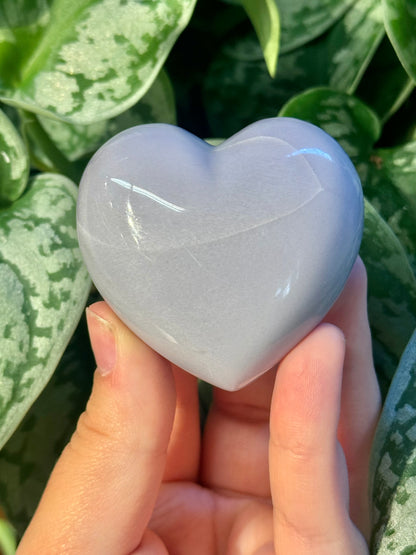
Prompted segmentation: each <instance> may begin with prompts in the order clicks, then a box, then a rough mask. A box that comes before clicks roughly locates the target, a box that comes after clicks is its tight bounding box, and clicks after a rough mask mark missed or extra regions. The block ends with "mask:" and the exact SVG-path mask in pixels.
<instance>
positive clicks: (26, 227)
mask: <svg viewBox="0 0 416 555" xmlns="http://www.w3.org/2000/svg"><path fill="white" fill-rule="evenodd" d="M76 195H77V189H76V187H75V185H74V184H73V183H72V182H71V181H69V180H68V179H67V178H65V177H63V176H60V175H56V174H40V175H38V176H37V177H36V178H35V179H34V180H33V182H32V183H31V185H30V187H29V189H28V190H27V191H26V193H25V194H24V195H23V196H22V197H20V199H19V200H18V201H16V202H15V203H14V204H13V205H12V206H11V207H10V208H7V209H3V210H1V211H0V284H1V291H0V353H1V359H0V446H2V445H3V444H4V442H5V441H6V440H7V439H8V438H9V437H10V435H11V434H12V433H13V431H14V430H15V429H16V427H17V426H18V424H19V422H20V421H21V419H22V418H23V416H24V415H25V413H26V412H27V410H28V409H29V407H30V406H31V404H32V403H33V401H34V400H35V399H36V398H37V396H38V395H39V393H40V392H41V391H42V389H43V388H44V386H45V385H46V383H47V382H48V380H49V378H50V376H51V374H52V373H53V371H54V370H55V368H56V365H57V364H58V362H59V359H60V357H61V355H62V352H63V351H64V349H65V347H66V345H67V343H68V341H69V339H70V337H71V335H72V333H73V331H74V328H75V325H76V324H77V322H78V320H79V317H80V315H81V313H82V310H83V308H84V304H85V300H86V296H87V294H88V291H89V287H90V280H89V277H88V274H87V271H86V268H85V266H84V264H83V262H82V259H81V254H80V251H79V248H78V241H77V235H76V225H75V209H76Z"/></svg>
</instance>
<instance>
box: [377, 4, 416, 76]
mask: <svg viewBox="0 0 416 555" xmlns="http://www.w3.org/2000/svg"><path fill="white" fill-rule="evenodd" d="M382 5H383V9H384V23H385V26H386V30H387V34H388V36H389V38H390V40H391V43H392V45H393V47H394V49H395V51H396V53H397V56H398V58H399V60H400V61H401V63H402V65H403V67H404V68H405V70H406V71H407V73H408V74H409V76H410V77H411V78H412V79H413V81H415V82H416V33H415V29H416V7H415V3H414V1H413V0H382Z"/></svg>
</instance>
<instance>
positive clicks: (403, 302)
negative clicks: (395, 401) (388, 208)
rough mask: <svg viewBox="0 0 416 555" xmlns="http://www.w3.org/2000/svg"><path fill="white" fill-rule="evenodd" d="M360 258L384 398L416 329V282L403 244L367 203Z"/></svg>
mask: <svg viewBox="0 0 416 555" xmlns="http://www.w3.org/2000/svg"><path fill="white" fill-rule="evenodd" d="M360 255H361V257H362V259H363V261H364V263H365V266H366V268H367V274H368V314H369V320H370V325H371V332H372V337H373V351H374V360H375V365H376V370H377V374H378V377H379V381H380V386H381V389H382V393H383V394H385V393H386V392H387V389H388V387H389V384H390V382H391V379H392V377H393V374H394V372H395V371H396V368H397V365H398V363H399V360H400V357H401V355H402V353H403V351H404V349H405V347H406V344H407V342H408V341H409V338H410V336H411V335H412V332H413V330H414V329H415V328H416V279H415V276H414V274H413V272H412V269H411V267H410V265H409V262H408V260H407V256H406V253H405V252H404V250H403V247H402V245H401V243H400V241H399V240H398V239H397V237H396V235H395V234H394V233H393V231H392V230H391V228H390V227H389V226H388V225H387V223H386V222H385V221H384V220H383V218H382V217H381V216H380V215H379V214H378V212H377V211H376V210H375V208H374V207H373V206H372V205H371V204H370V202H368V201H366V202H365V221H364V233H363V240H362V244H361V249H360Z"/></svg>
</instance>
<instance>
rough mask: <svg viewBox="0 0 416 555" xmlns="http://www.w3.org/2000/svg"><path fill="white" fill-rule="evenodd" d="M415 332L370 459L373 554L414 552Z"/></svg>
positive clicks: (380, 425)
mask: <svg viewBox="0 0 416 555" xmlns="http://www.w3.org/2000/svg"><path fill="white" fill-rule="evenodd" d="M415 391H416V332H415V333H414V334H413V336H412V338H411V339H410V341H409V344H408V346H407V348H406V350H405V352H404V354H403V357H402V359H401V361H400V364H399V367H398V369H397V372H396V374H395V376H394V378H393V381H392V384H391V387H390V390H389V393H388V395H387V398H386V401H385V404H384V408H383V412H382V414H381V418H380V421H379V424H378V428H377V432H376V436H375V440H374V443H373V452H372V457H371V459H372V460H371V481H372V484H371V493H372V509H373V511H372V512H373V525H374V527H373V541H372V543H373V546H372V547H373V549H372V553H377V554H378V555H384V554H387V553H397V554H399V553H401V554H409V555H410V554H411V553H415V552H416V527H415V514H416V396H415Z"/></svg>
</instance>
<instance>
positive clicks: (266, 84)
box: [204, 0, 384, 137]
mask: <svg viewBox="0 0 416 555" xmlns="http://www.w3.org/2000/svg"><path fill="white" fill-rule="evenodd" d="M292 3H293V4H294V5H297V3H296V2H292ZM279 8H280V4H279ZM383 35H384V29H383V24H382V21H381V19H380V14H379V4H378V0H359V1H358V2H357V3H356V4H354V7H353V8H351V9H350V10H349V11H347V12H346V13H345V14H344V16H343V17H342V18H341V19H339V21H338V22H337V23H336V24H335V25H333V27H332V28H331V29H330V30H329V31H328V32H327V33H326V34H325V35H322V36H320V37H319V38H318V39H316V40H314V41H313V42H309V43H308V44H306V45H305V46H302V47H299V48H296V49H295V50H292V51H290V52H287V53H286V54H282V51H284V50H285V48H284V41H283V39H281V53H280V54H279V65H278V71H277V74H276V76H275V78H274V79H271V78H270V75H269V73H268V71H267V68H266V65H265V63H264V60H263V56H262V52H261V49H260V48H259V46H258V44H257V40H256V38H255V37H254V34H247V35H245V36H243V37H239V38H237V39H233V40H230V41H228V42H227V43H225V44H224V46H223V47H222V48H221V50H220V51H219V53H218V55H217V56H215V57H214V58H213V61H212V63H211V65H210V67H209V69H208V71H207V74H206V79H205V83H204V102H205V106H206V111H207V115H208V120H209V124H210V127H211V129H210V131H211V134H212V135H215V136H220V137H226V136H229V135H231V134H233V133H235V132H237V131H238V130H239V129H241V128H242V127H244V126H245V125H247V124H249V123H252V122H253V121H256V120H257V119H261V118H265V117H273V116H274V115H276V113H277V112H278V111H279V110H280V109H281V107H282V106H283V105H284V104H285V103H286V102H287V101H288V100H289V99H291V98H292V97H293V96H294V95H297V94H299V93H301V92H303V91H305V90H306V89H309V88H312V87H318V86H330V87H331V88H333V89H336V90H338V91H339V92H352V91H353V90H354V89H355V88H356V87H357V84H358V82H359V80H360V79H361V76H362V75H363V72H364V71H365V69H366V67H367V66H368V64H369V61H370V59H371V56H372V53H373V52H374V51H375V49H376V48H377V45H378V44H379V42H380V40H381V38H382V36H383Z"/></svg>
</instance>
